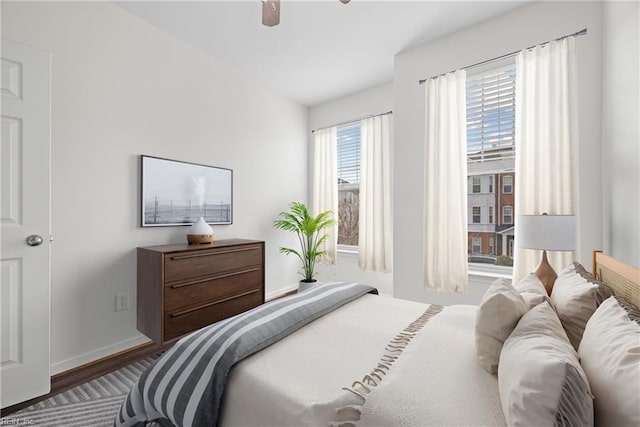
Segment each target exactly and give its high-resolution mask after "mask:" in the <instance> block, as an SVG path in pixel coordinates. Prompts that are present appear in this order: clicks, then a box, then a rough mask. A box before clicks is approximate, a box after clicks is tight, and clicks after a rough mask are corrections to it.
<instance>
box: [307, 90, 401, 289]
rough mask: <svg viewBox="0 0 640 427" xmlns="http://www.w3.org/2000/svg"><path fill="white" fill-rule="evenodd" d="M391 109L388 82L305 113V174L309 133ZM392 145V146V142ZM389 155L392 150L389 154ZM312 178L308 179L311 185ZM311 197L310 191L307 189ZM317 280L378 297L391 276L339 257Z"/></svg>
mask: <svg viewBox="0 0 640 427" xmlns="http://www.w3.org/2000/svg"><path fill="white" fill-rule="evenodd" d="M392 109H393V84H392V83H391V82H389V83H385V84H382V85H378V86H374V87H372V88H369V89H366V90H363V91H360V92H356V93H354V94H351V95H348V96H344V97H342V98H338V99H335V100H332V101H329V102H326V103H323V104H319V105H316V106H314V107H312V108H310V109H309V135H310V137H309V147H310V149H309V154H310V157H309V165H310V167H309V171H310V174H311V173H312V172H311V171H312V165H313V159H312V158H311V154H312V153H313V150H312V149H311V147H312V145H311V144H313V134H312V133H311V131H312V130H314V129H317V128H320V127H327V126H331V125H334V124H336V123H342V122H345V121H349V120H354V119H358V118H360V117H364V116H368V115H371V114H380V113H386V112H387V111H390V110H392ZM392 144H393V142H392ZM392 151H393V150H392ZM311 176H312V175H309V182H310V183H311V181H312V179H311ZM309 194H311V188H309ZM318 279H319V280H321V281H331V280H337V281H354V282H360V283H366V284H369V285H372V286H375V287H377V288H378V291H379V292H380V293H381V294H386V295H392V288H393V287H392V279H393V275H392V274H391V273H371V272H363V271H362V270H360V268H359V267H358V257H357V255H356V254H347V253H339V254H338V259H337V261H336V264H335V265H322V264H321V265H320V266H319V267H318Z"/></svg>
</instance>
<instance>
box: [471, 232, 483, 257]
mask: <svg viewBox="0 0 640 427" xmlns="http://www.w3.org/2000/svg"><path fill="white" fill-rule="evenodd" d="M472 242H473V243H472V246H473V249H472V251H473V252H472V253H474V254H479V253H482V237H479V236H474V237H473V239H472Z"/></svg>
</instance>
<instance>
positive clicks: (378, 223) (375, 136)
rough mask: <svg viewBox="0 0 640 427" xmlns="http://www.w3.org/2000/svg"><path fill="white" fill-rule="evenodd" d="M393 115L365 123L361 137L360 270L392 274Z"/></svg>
mask: <svg viewBox="0 0 640 427" xmlns="http://www.w3.org/2000/svg"><path fill="white" fill-rule="evenodd" d="M390 122H391V119H390V115H389V114H384V115H380V116H375V117H370V118H367V119H363V120H362V122H361V129H360V132H361V134H360V135H361V136H360V141H361V144H360V213H359V218H358V222H359V230H358V251H359V254H358V266H359V267H360V269H362V270H364V271H374V272H378V273H389V272H391V264H392V261H391V241H392V239H391V172H390V170H389V168H390V163H391V161H390V158H389V156H390V147H389V145H390V139H391V128H390Z"/></svg>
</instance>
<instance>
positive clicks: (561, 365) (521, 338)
mask: <svg viewBox="0 0 640 427" xmlns="http://www.w3.org/2000/svg"><path fill="white" fill-rule="evenodd" d="M498 387H499V391H500V402H501V403H502V411H503V413H504V416H505V419H506V421H507V424H508V425H509V426H527V427H528V426H580V427H583V426H584V427H587V426H593V400H592V396H591V392H590V390H589V384H588V382H587V378H586V376H585V373H584V371H583V370H582V367H581V366H580V362H579V361H578V355H577V353H576V351H575V350H574V349H573V347H572V346H571V343H570V342H569V339H568V338H567V334H566V333H565V332H564V329H563V328H562V324H561V323H560V320H559V319H558V316H557V315H556V313H555V311H554V310H553V308H551V305H550V304H548V303H543V304H539V305H537V306H536V307H534V308H532V309H531V310H529V311H528V312H527V313H526V314H525V315H524V316H522V319H520V322H518V325H517V326H516V327H515V329H514V330H513V332H512V333H511V335H510V336H509V338H508V339H507V341H506V342H505V343H504V346H503V348H502V353H501V354H500V365H499V367H498Z"/></svg>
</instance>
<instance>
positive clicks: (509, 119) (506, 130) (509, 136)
mask: <svg viewBox="0 0 640 427" xmlns="http://www.w3.org/2000/svg"><path fill="white" fill-rule="evenodd" d="M515 76H516V72H515V66H514V65H510V66H508V67H502V68H499V69H494V70H491V71H488V72H486V73H483V74H480V75H477V76H469V77H468V78H467V161H468V162H469V163H470V164H471V163H483V162H487V161H505V160H507V161H513V159H514V158H515V149H514V128H515Z"/></svg>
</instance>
